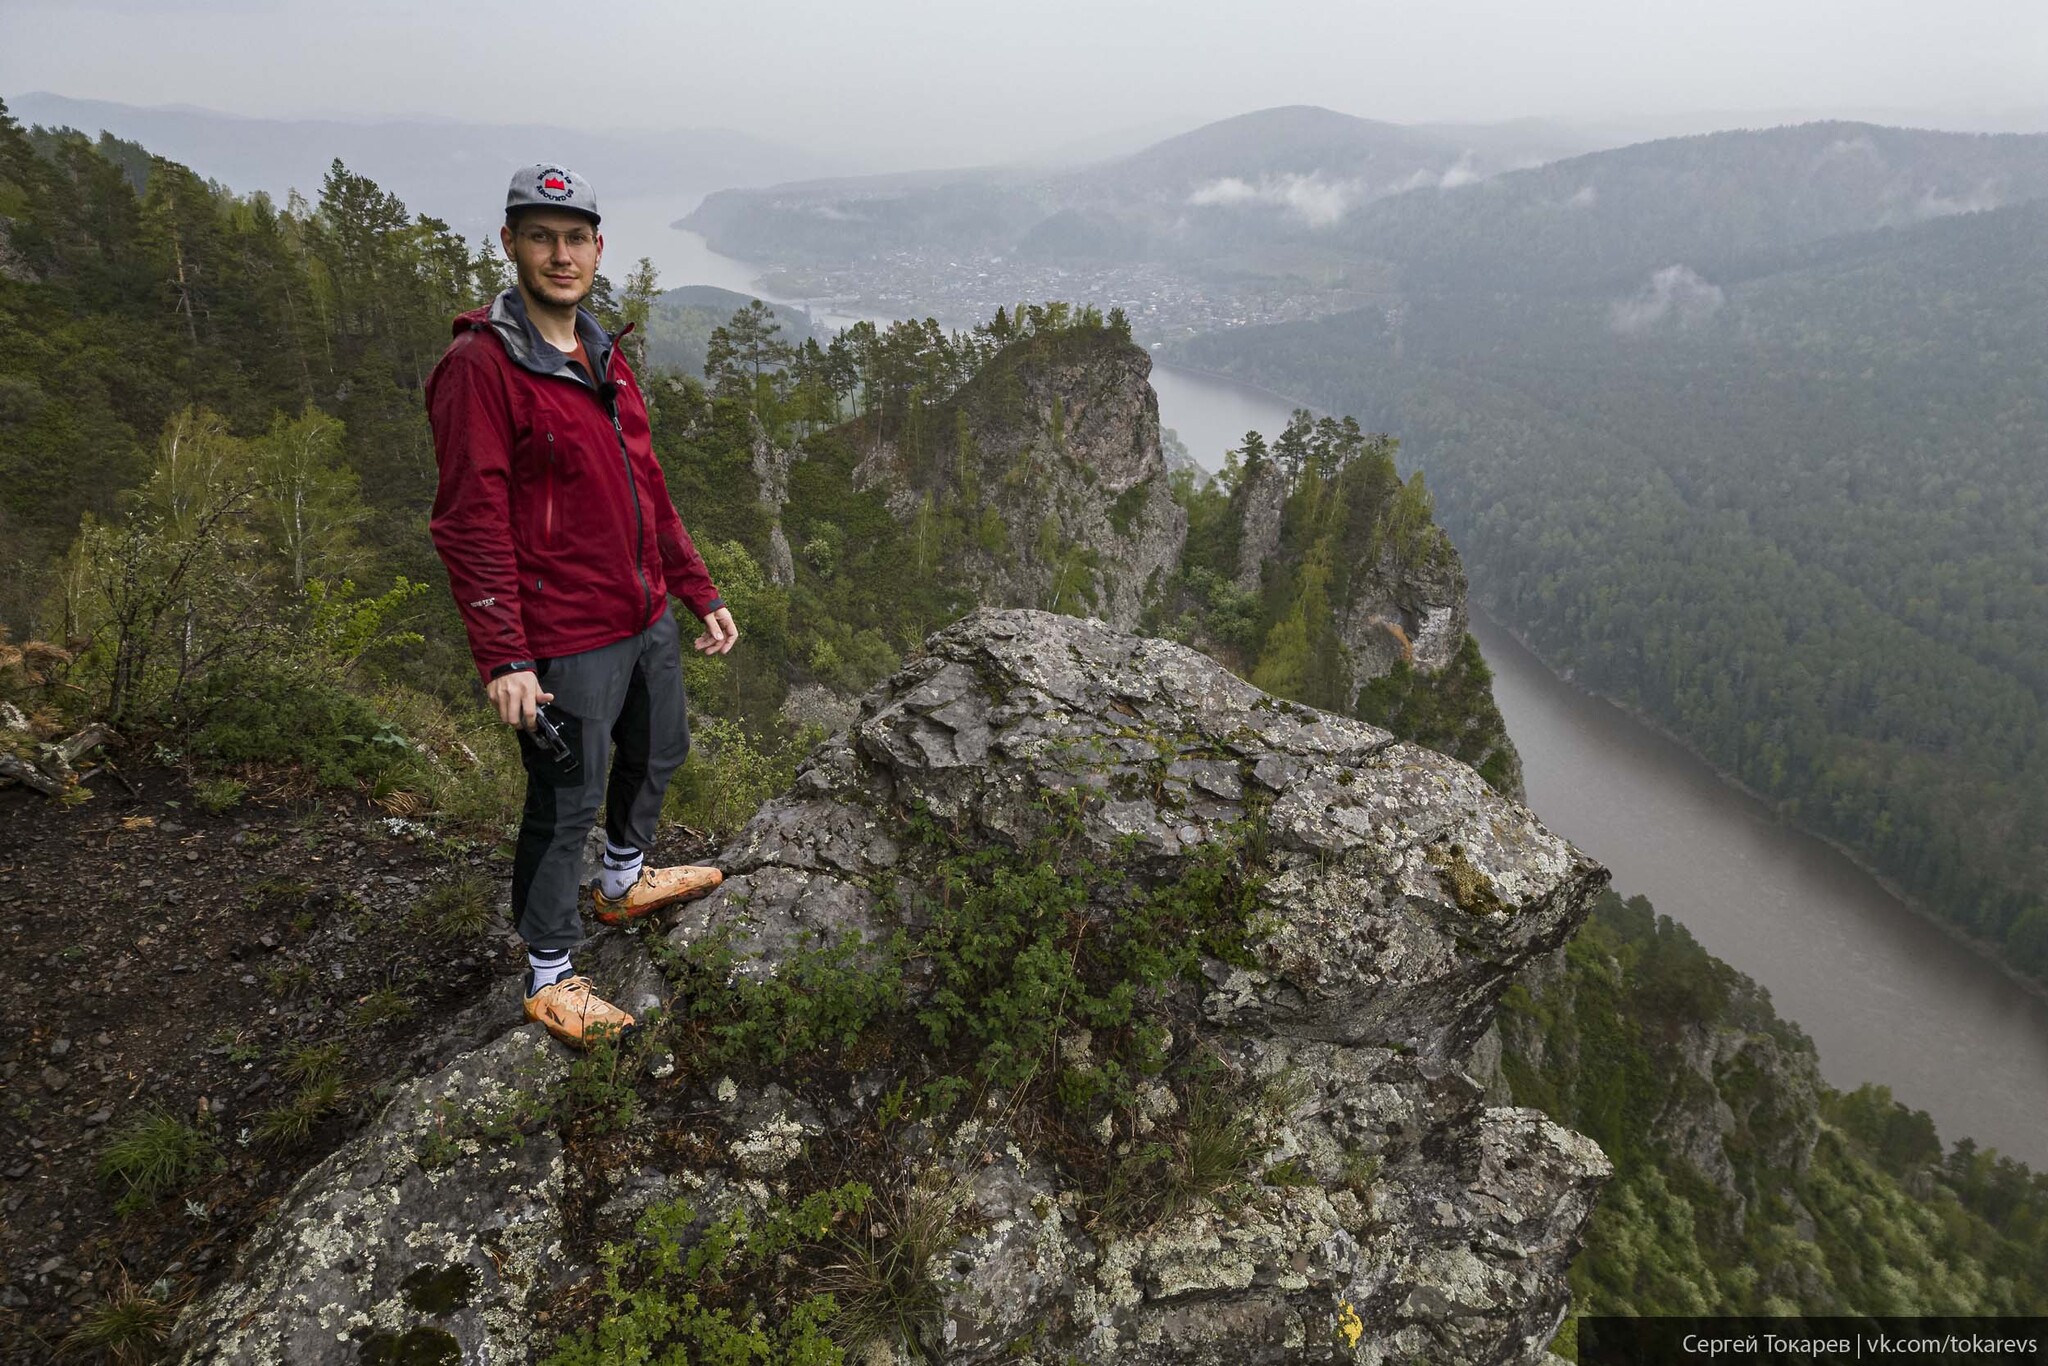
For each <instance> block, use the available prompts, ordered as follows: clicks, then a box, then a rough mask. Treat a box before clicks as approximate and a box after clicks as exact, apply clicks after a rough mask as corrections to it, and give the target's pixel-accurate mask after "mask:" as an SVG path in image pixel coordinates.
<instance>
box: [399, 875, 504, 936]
mask: <svg viewBox="0 0 2048 1366" xmlns="http://www.w3.org/2000/svg"><path fill="white" fill-rule="evenodd" d="M496 899H497V898H496V896H495V889H494V888H493V887H492V885H491V882H490V880H489V879H487V878H484V877H481V876H479V875H478V874H476V873H462V874H459V875H458V876H455V877H451V878H446V879H444V880H442V881H440V882H438V883H436V884H434V886H433V888H432V889H431V890H430V891H428V893H427V894H426V895H425V896H424V897H422V898H420V902H419V905H418V906H417V907H415V908H414V912H413V914H414V919H415V921H416V922H417V923H418V924H419V925H420V927H421V928H422V929H424V930H425V931H426V932H427V933H428V934H431V935H433V936H434V937H435V938H436V939H474V938H476V937H477V936H478V935H480V934H483V933H484V932H485V931H487V930H489V929H490V928H491V924H492V922H493V921H494V920H495V919H496V918H497V917H496V914H495V911H496V907H495V905H494V904H493V903H494V902H495V901H496Z"/></svg>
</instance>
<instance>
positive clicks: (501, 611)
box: [427, 332, 530, 679]
mask: <svg viewBox="0 0 2048 1366" xmlns="http://www.w3.org/2000/svg"><path fill="white" fill-rule="evenodd" d="M492 344H493V343H492V342H491V341H489V340H488V339H486V338H484V337H483V336H482V335H481V334H479V333H474V332H472V333H469V334H467V335H466V336H464V337H461V338H459V339H457V341H456V342H455V344H454V345H453V346H451V347H450V348H449V349H448V353H447V354H446V355H444V356H443V357H442V358H441V363H440V364H439V365H437V366H435V367H434V373H433V375H432V377H431V378H429V379H428V381H427V419H428V421H429V423H430V424H431V425H432V426H433V429H434V459H435V461H436V463H437V464H438V465H439V467H440V484H439V486H438V488H437V489H436V491H435V494H434V511H433V515H432V518H431V520H430V521H429V522H428V524H427V525H428V530H429V531H430V532H431V533H432V535H433V538H434V549H435V550H436V551H438V552H439V553H440V556H441V563H443V564H445V565H446V566H448V586H449V588H450V589H452V590H453V592H454V594H455V602H456V605H457V606H458V607H459V608H460V609H461V611H462V624H463V626H464V627H465V628H466V629H467V630H468V632H469V652H470V654H471V656H472V657H473V658H474V659H475V660H476V668H477V672H478V673H479V674H481V675H483V676H484V677H485V678H486V679H488V678H489V677H490V672H491V670H492V669H493V668H494V667H496V666H497V665H499V664H504V663H507V662H509V661H511V660H515V659H526V658H529V657H530V656H529V655H528V654H527V651H526V630H525V627H524V625H523V623H522V621H521V618H520V614H519V569H518V560H517V557H516V556H515V555H514V553H513V549H512V493H511V483H512V442H513V435H512V406H511V394H510V391H509V387H508V386H507V384H506V383H505V376H504V372H503V369H502V367H501V366H500V365H498V364H497V362H496V360H495V358H494V357H492V356H491V355H489V354H488V353H487V352H486V351H485V350H484V349H483V348H485V347H487V346H490V345H492Z"/></svg>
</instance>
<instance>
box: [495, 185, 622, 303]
mask: <svg viewBox="0 0 2048 1366" xmlns="http://www.w3.org/2000/svg"><path fill="white" fill-rule="evenodd" d="M498 239H499V241H501V242H502V243H504V246H505V255H506V256H508V257H510V258H511V261H512V265H513V268H514V269H515V270H517V271H518V273H519V284H520V287H521V288H522V289H524V290H525V291H526V293H527V295H528V297H530V298H533V299H536V300H538V301H539V302H541V303H544V304H551V305H553V306H555V307H557V308H574V307H575V306H576V305H578V304H580V303H582V302H583V300H584V298H585V297H586V296H587V295H588V294H589V293H590V290H591V286H592V285H594V284H595V283H596V281H597V263H598V261H599V260H600V259H601V258H602V257H603V256H604V238H603V237H602V236H600V235H599V234H598V231H597V227H596V225H595V224H593V223H592V222H591V221H590V220H589V219H588V218H585V217H584V216H583V215H582V214H580V213H570V212H569V211H568V210H566V209H528V210H526V211H525V212H524V213H521V214H520V215H519V221H518V224H517V226H513V225H511V224H507V225H506V226H505V227H502V228H500V229H499V230H498Z"/></svg>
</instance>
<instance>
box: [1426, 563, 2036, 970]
mask: <svg viewBox="0 0 2048 1366" xmlns="http://www.w3.org/2000/svg"><path fill="white" fill-rule="evenodd" d="M1467 601H1468V605H1469V606H1470V608H1471V610H1473V611H1474V612H1477V613H1481V614H1483V615H1484V616H1485V618H1486V621H1487V624H1488V625H1490V626H1492V627H1493V628H1494V629H1496V630H1498V631H1499V632H1501V634H1503V635H1506V636H1509V637H1511V638H1513V640H1514V641H1515V643H1516V644H1517V645H1520V646H1521V647H1522V648H1523V649H1524V650H1527V651H1528V652H1529V654H1530V656H1531V657H1532V658H1534V659H1535V660H1536V661H1537V662H1539V663H1540V664H1542V666H1543V667H1544V668H1545V669H1546V670H1548V671H1549V672H1550V674H1551V675H1552V676H1553V677H1555V678H1556V679H1557V680H1558V681H1559V682H1560V683H1564V684H1567V685H1568V686H1570V687H1571V688H1572V689H1573V690H1574V691H1576V692H1578V693H1579V694H1580V695H1581V696H1584V697H1588V698H1591V699H1593V700H1594V701H1598V702H1604V703H1606V704H1607V705H1608V706H1610V707H1612V708H1614V709H1615V710H1616V711H1618V712H1620V713H1621V714H1622V715H1623V716H1626V717H1627V718H1628V719H1629V720H1630V721H1632V722H1634V723H1635V724H1637V725H1639V726H1641V727H1643V728H1644V729H1645V730H1648V731H1650V732H1652V733H1654V734H1656V735H1658V736H1661V737H1662V738H1663V739H1665V740H1668V741H1670V742H1671V743H1672V744H1673V745H1676V746H1677V747H1678V748H1679V749H1681V750H1683V751H1684V752H1685V753H1686V754H1688V755H1690V756H1691V757H1692V758H1693V759H1694V760H1696V761H1697V762H1698V763H1699V765H1700V767H1702V768H1704V769H1706V770H1707V771H1708V772H1710V773H1712V774H1713V775H1714V776H1715V777H1716V778H1718V779H1719V780H1720V781H1721V782H1722V783H1723V784H1725V785H1726V786H1728V787H1731V788H1733V789H1735V790H1736V791H1737V792H1740V793H1741V794H1742V795H1743V796H1745V797H1747V798H1749V799H1750V800H1751V801H1752V802H1754V803H1756V805H1757V806H1759V807H1761V808H1762V809H1763V810H1764V811H1766V812H1768V813H1769V814H1770V816H1771V818H1772V819H1773V820H1774V821H1776V822H1777V824H1778V825H1779V826H1781V827H1783V828H1784V829H1786V830H1789V831H1792V832H1794V833H1796V834H1799V835H1803V836H1806V837H1808V838H1810V839H1813V840H1817V841H1818V842H1820V843H1821V844H1823V845H1825V846H1827V847H1828V848H1829V849H1831V850H1833V851H1834V852H1835V853H1837V854H1840V855H1841V856H1842V857H1843V858H1844V859H1846V860H1847V861H1848V862H1849V863H1850V864H1852V865H1854V867H1855V868H1856V870H1857V871H1858V872H1860V873H1862V874H1863V875H1864V876H1866V877H1868V878H1869V879H1870V880H1871V881H1872V882H1873V883H1875V884H1876V885H1877V886H1878V887H1879V888H1880V889H1882V890H1883V891H1884V892H1885V894H1886V895H1888V896H1890V897H1891V898H1892V899H1893V900H1894V901H1896V902H1898V903H1899V905H1901V906H1903V907H1904V908H1905V909H1907V910H1908V911H1911V912H1912V913H1913V914H1914V915H1916V916H1917V917H1919V918H1920V919H1921V920H1923V921H1925V922H1926V923H1927V924H1929V925H1931V926H1933V927H1934V928H1935V929H1937V930H1940V931H1941V932H1942V933H1943V934H1944V935H1946V936H1947V937H1948V938H1949V939H1951V940H1953V941H1955V942H1956V943H1957V944H1960V945H1961V946H1962V947H1964V948H1966V949H1968V950H1970V952H1971V953H1973V954H1975V955H1976V956H1977V957H1979V958H1982V959H1983V960H1984V961H1985V962H1986V963H1987V964H1989V965H1990V966H1991V967H1993V968H1996V969H1997V970H1998V972H1999V973H2000V974H2001V975H2002V976H2004V977H2005V978H2006V979H2008V980H2009V981H2011V982H2013V983H2014V984H2015V985H2017V986H2019V987H2020V988H2022V989H2023V990H2025V991H2026V992H2027V994H2028V995H2030V996H2033V997H2035V998H2037V999H2039V1000H2042V1001H2048V983H2042V982H2038V981H2036V980H2034V979H2033V978H2031V977H2028V976H2027V975H2026V974H2024V973H2022V972H2019V971H2018V970H2017V969H2015V968H2014V967H2013V966H2012V965H2011V964H2009V963H2007V962H2005V961H2004V960H2003V959H2002V958H2001V957H2000V956H1999V954H1998V951H1997V947H1996V946H1995V945H1993V944H1990V943H1988V942H1987V941H1985V940H1982V939H1979V938H1977V937H1976V936H1975V935H1972V934H1969V933H1966V932H1965V931H1964V930H1962V929H1961V928H1959V927H1958V926H1956V925H1954V924H1952V923H1951V922H1949V921H1947V920H1945V919H1943V918H1942V917H1941V916H1940V915H1939V914H1937V913H1936V912H1935V911H1934V909H1933V908H1932V907H1931V906H1929V905H1928V904H1927V903H1926V902H1925V901H1922V900H1920V899H1919V898H1917V897H1915V896H1913V895H1912V894H1911V893H1910V892H1909V891H1908V890H1907V889H1906V888H1905V887H1904V886H1902V885H1901V884H1900V883H1899V882H1898V881H1897V880H1896V879H1894V878H1892V877H1890V876H1888V875H1887V874H1886V873H1884V872H1883V871H1882V870H1881V869H1879V868H1878V867H1876V866H1875V865H1874V864H1872V863H1871V862H1870V860H1869V859H1868V858H1867V857H1866V856H1864V855H1863V854H1861V853H1860V852H1859V851H1857V850H1856V849H1855V848H1853V847H1851V846H1850V845H1848V844H1845V843H1843V842H1842V841H1841V840H1839V839H1836V838H1834V837H1833V836H1830V835H1827V834H1824V833H1823V832H1821V831H1819V830H1815V829H1813V828H1812V827H1810V826H1808V825H1806V824H1805V823H1804V822H1801V821H1799V820H1796V819H1793V818H1790V817H1788V816H1786V815H1785V813H1784V810H1783V807H1782V806H1781V804H1780V803H1779V802H1778V801H1776V800H1775V799H1773V798H1772V797H1770V796H1769V795H1767V794H1765V793H1763V792H1759V791H1757V790H1756V789H1755V788H1753V787H1751V786H1750V785H1749V784H1748V783H1746V782H1744V781H1743V780H1742V779H1741V778H1740V777H1738V776H1737V775H1735V774H1733V773H1730V772H1728V771H1727V770H1726V769H1724V768H1722V767H1721V766H1720V765H1719V764H1716V763H1715V762H1714V761H1713V760H1712V759H1710V758H1708V757H1707V755H1706V754H1705V753H1704V752H1702V751H1701V749H1700V747H1699V746H1698V745H1696V744H1694V743H1693V742H1692V740H1690V739H1689V738H1687V737H1686V736H1684V735H1682V734H1680V733H1679V732H1677V731H1675V730H1672V729H1671V728H1670V727H1669V726H1666V725H1665V724H1664V723H1663V722H1662V721H1660V720H1659V719H1658V718H1657V717H1655V716H1653V715H1651V714H1650V713H1649V712H1647V711H1644V710H1643V709H1642V708H1640V707H1637V706H1634V705H1632V704H1631V703H1629V702H1626V701H1623V700H1622V699H1621V698H1618V697H1614V696H1612V695H1610V694H1608V693H1604V692H1601V691H1599V690H1598V689H1596V688H1590V687H1587V686H1586V685H1585V684H1584V683H1581V682H1580V681H1579V680H1578V679H1577V678H1576V677H1574V676H1573V675H1572V673H1571V672H1570V671H1569V670H1565V669H1561V668H1559V667H1558V666H1557V665H1556V664H1554V663H1553V662H1552V661H1551V660H1550V659H1548V658H1547V657H1545V655H1544V654H1543V652H1542V651H1541V650H1539V649H1537V648H1536V647H1535V646H1534V645H1533V644H1531V643H1530V641H1529V638H1528V637H1527V636H1525V635H1524V634H1523V633H1522V632H1521V631H1519V630H1517V629H1516V628H1515V627H1514V626H1512V625H1510V624H1509V623H1508V622H1507V621H1505V620H1503V619H1502V617H1501V614H1500V612H1499V610H1498V608H1497V607H1496V606H1495V605H1494V604H1492V603H1488V602H1485V601H1483V600H1482V599H1481V598H1480V596H1479V594H1478V591H1477V590H1476V589H1474V590H1473V591H1472V593H1471V595H1470V596H1469V597H1468V599H1467Z"/></svg>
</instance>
